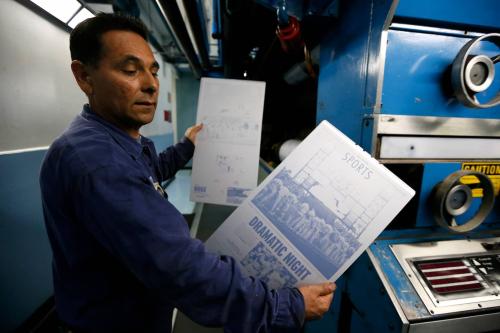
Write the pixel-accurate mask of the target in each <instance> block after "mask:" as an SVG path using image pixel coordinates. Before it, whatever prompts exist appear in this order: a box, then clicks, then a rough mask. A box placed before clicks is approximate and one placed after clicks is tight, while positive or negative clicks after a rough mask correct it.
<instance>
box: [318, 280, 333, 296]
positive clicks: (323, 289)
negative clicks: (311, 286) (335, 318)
mask: <svg viewBox="0 0 500 333" xmlns="http://www.w3.org/2000/svg"><path fill="white" fill-rule="evenodd" d="M335 288H336V286H335V283H332V282H327V283H323V284H322V285H320V291H319V295H320V296H326V295H329V294H332V293H333V291H334V290H335Z"/></svg>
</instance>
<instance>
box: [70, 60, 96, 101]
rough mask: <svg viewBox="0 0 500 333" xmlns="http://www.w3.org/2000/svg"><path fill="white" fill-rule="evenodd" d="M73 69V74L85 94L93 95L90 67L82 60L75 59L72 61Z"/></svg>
mask: <svg viewBox="0 0 500 333" xmlns="http://www.w3.org/2000/svg"><path fill="white" fill-rule="evenodd" d="M71 70H72V71H73V76H74V77H75V79H76V83H78V85H79V86H80V89H82V91H83V92H84V93H85V95H87V96H91V95H92V92H93V91H94V87H93V84H92V78H91V75H90V73H89V71H88V67H87V66H85V64H84V63H82V62H81V61H80V60H73V61H72V62H71Z"/></svg>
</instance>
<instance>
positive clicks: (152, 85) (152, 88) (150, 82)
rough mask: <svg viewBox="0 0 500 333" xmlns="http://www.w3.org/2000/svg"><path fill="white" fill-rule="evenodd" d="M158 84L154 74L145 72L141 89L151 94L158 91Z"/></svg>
mask: <svg viewBox="0 0 500 333" xmlns="http://www.w3.org/2000/svg"><path fill="white" fill-rule="evenodd" d="M158 86H159V83H158V79H157V78H156V76H154V75H153V73H148V72H146V73H145V74H144V78H143V84H142V91H144V92H146V93H148V94H151V95H152V94H154V93H156V92H157V91H158Z"/></svg>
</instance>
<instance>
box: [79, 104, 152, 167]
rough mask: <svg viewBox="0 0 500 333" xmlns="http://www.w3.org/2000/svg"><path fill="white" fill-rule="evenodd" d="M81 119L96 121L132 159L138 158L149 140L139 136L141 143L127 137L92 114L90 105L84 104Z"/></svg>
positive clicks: (95, 114)
mask: <svg viewBox="0 0 500 333" xmlns="http://www.w3.org/2000/svg"><path fill="white" fill-rule="evenodd" d="M81 115H82V117H83V118H85V119H87V120H92V121H96V122H98V123H99V124H101V125H103V126H104V127H105V128H106V130H107V131H108V133H109V134H110V135H111V136H112V137H113V139H114V140H115V141H116V142H117V143H118V144H119V145H120V146H121V147H122V148H123V149H125V150H126V151H127V152H128V153H129V154H130V155H131V156H132V157H134V158H138V157H139V156H140V154H141V152H142V147H143V145H146V144H147V143H148V142H149V141H150V140H149V139H148V138H145V137H143V136H142V135H141V143H142V144H140V143H139V142H138V141H137V140H135V139H134V138H132V137H131V136H130V135H128V134H127V133H126V132H125V131H124V130H122V129H120V128H118V127H116V126H115V125H113V124H111V123H110V122H108V121H106V120H105V119H104V118H102V117H101V116H99V115H98V114H97V113H95V112H93V111H92V109H91V108H90V105H88V104H85V105H84V106H83V110H82V113H81Z"/></svg>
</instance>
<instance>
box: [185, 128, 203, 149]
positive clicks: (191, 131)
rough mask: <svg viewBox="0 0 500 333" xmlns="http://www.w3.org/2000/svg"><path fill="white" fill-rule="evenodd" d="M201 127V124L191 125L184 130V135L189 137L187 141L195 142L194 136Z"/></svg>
mask: <svg viewBox="0 0 500 333" xmlns="http://www.w3.org/2000/svg"><path fill="white" fill-rule="evenodd" d="M202 128H203V124H198V125H194V126H191V127H189V128H188V129H187V130H186V133H184V135H185V136H186V137H187V138H188V139H189V141H191V142H192V143H193V144H196V136H197V135H198V132H199V131H201V129H202Z"/></svg>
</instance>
